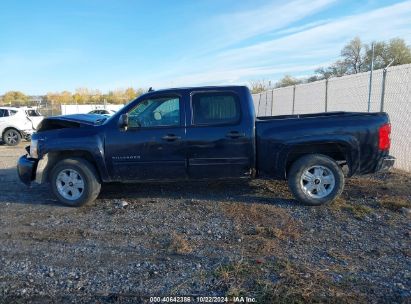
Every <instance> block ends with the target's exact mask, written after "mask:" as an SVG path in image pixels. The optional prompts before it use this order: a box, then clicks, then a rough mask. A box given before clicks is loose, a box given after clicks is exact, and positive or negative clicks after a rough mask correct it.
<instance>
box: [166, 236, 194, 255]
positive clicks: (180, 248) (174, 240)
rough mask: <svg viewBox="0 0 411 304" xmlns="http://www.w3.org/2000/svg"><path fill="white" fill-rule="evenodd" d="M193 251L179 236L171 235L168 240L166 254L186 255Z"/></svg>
mask: <svg viewBox="0 0 411 304" xmlns="http://www.w3.org/2000/svg"><path fill="white" fill-rule="evenodd" d="M192 251H193V248H192V247H191V246H190V244H189V242H188V241H187V240H186V239H185V238H184V237H183V236H181V235H180V234H177V233H173V234H172V235H171V238H170V243H169V246H168V252H170V253H177V254H188V253H191V252H192Z"/></svg>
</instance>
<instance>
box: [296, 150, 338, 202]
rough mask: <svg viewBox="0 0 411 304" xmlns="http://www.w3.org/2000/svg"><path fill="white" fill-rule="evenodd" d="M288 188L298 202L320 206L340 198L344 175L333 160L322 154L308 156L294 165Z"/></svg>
mask: <svg viewBox="0 0 411 304" xmlns="http://www.w3.org/2000/svg"><path fill="white" fill-rule="evenodd" d="M288 186H289V188H290V190H291V192H292V193H293V195H294V197H295V198H296V199H297V200H298V201H300V202H302V203H304V204H307V205H311V206H318V205H322V204H326V203H329V202H332V201H333V200H334V199H336V198H337V197H338V196H340V194H341V193H342V191H343V189H344V174H343V172H342V170H341V168H340V166H338V164H337V163H336V162H335V161H334V160H333V159H332V158H330V157H328V156H325V155H322V154H311V155H306V156H303V157H301V158H299V159H297V160H296V161H295V162H294V163H293V164H292V166H291V168H290V170H289V174H288Z"/></svg>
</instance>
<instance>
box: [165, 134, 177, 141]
mask: <svg viewBox="0 0 411 304" xmlns="http://www.w3.org/2000/svg"><path fill="white" fill-rule="evenodd" d="M180 138H181V137H180V136H176V135H174V134H167V135H165V136H163V137H161V139H163V140H166V141H175V140H177V139H180Z"/></svg>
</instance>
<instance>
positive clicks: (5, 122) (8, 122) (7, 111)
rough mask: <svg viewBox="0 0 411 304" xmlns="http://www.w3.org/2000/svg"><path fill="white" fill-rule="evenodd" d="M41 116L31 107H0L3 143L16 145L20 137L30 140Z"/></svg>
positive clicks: (0, 129) (0, 126)
mask: <svg viewBox="0 0 411 304" xmlns="http://www.w3.org/2000/svg"><path fill="white" fill-rule="evenodd" d="M42 119H43V116H41V114H40V113H38V112H37V110H36V109H33V108H27V107H24V108H14V107H0V134H1V136H2V137H1V138H2V139H3V141H4V143H6V144H7V145H9V146H15V145H18V144H19V143H20V141H21V139H22V138H24V139H26V140H30V136H31V134H33V132H34V129H35V128H36V126H37V125H38V124H39V123H40V122H41V120H42Z"/></svg>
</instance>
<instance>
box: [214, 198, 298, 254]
mask: <svg viewBox="0 0 411 304" xmlns="http://www.w3.org/2000/svg"><path fill="white" fill-rule="evenodd" d="M222 209H223V212H224V214H225V215H226V216H227V217H229V218H231V219H232V220H233V221H234V223H235V232H236V234H237V235H238V237H239V238H241V239H242V240H243V242H242V243H241V244H242V245H241V249H242V250H243V255H244V256H256V255H257V256H266V255H268V256H272V255H277V254H279V253H282V252H283V248H282V247H283V246H282V243H283V242H287V241H293V240H296V239H298V238H299V237H300V231H301V223H299V222H297V221H296V220H294V219H293V218H292V217H291V216H290V215H289V214H288V213H287V211H285V210H284V209H281V208H279V207H276V206H272V205H260V204H236V205H234V204H223V205H222Z"/></svg>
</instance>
